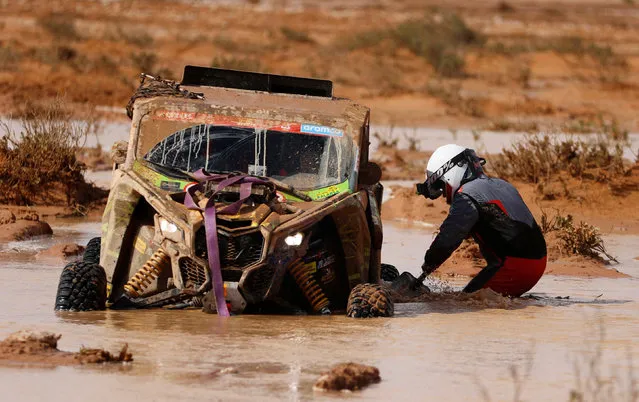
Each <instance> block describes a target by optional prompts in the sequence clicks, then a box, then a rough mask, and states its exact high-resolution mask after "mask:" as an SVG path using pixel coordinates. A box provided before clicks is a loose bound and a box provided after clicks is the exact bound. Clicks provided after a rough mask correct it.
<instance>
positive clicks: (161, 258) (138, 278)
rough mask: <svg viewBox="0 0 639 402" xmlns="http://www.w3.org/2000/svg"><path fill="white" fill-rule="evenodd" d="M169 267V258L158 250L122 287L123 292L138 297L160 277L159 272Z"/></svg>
mask: <svg viewBox="0 0 639 402" xmlns="http://www.w3.org/2000/svg"><path fill="white" fill-rule="evenodd" d="M167 265H168V266H170V265H171V260H170V258H169V256H168V255H167V254H166V253H165V252H164V251H163V250H162V249H158V250H157V251H156V252H155V253H153V255H152V256H151V258H149V260H148V261H147V262H146V263H144V265H143V266H142V268H140V270H139V271H138V272H136V273H135V275H133V277H132V278H131V279H129V281H128V282H127V283H126V285H124V291H125V292H126V293H127V294H128V295H129V296H131V297H140V294H141V293H142V292H143V291H144V289H146V288H147V287H148V286H149V285H150V284H151V282H152V281H153V280H154V279H155V278H157V277H158V276H160V272H162V270H163V269H164V268H165V267H166V266H167Z"/></svg>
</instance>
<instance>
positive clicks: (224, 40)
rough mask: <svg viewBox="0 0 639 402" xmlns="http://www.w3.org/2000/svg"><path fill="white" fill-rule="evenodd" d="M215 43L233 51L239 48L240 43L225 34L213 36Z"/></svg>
mask: <svg viewBox="0 0 639 402" xmlns="http://www.w3.org/2000/svg"><path fill="white" fill-rule="evenodd" d="M213 44H214V45H215V46H218V47H219V48H221V49H223V50H226V51H228V52H232V51H234V50H237V49H238V48H239V45H238V44H237V43H236V42H235V41H234V40H233V39H231V38H229V37H228V36H224V35H218V36H216V37H215V38H213Z"/></svg>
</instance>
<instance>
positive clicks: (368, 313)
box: [346, 283, 395, 318]
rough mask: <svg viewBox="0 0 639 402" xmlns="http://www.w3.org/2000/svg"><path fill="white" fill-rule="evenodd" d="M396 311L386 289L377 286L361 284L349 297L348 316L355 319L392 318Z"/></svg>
mask: <svg viewBox="0 0 639 402" xmlns="http://www.w3.org/2000/svg"><path fill="white" fill-rule="evenodd" d="M394 309H395V307H394V304H393V300H392V299H391V297H390V294H389V293H388V291H387V290H386V289H384V288H382V287H381V286H380V285H377V284H372V283H361V284H359V285H357V286H355V287H354V288H353V290H352V291H351V294H350V295H349V296H348V305H347V306H346V315H347V316H349V317H353V318H369V317H391V316H392V315H393V312H394Z"/></svg>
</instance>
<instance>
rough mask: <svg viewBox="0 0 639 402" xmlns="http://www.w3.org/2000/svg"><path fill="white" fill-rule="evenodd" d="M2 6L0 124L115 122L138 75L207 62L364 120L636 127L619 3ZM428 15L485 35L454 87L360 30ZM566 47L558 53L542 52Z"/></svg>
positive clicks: (638, 23)
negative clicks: (53, 108) (270, 76)
mask: <svg viewBox="0 0 639 402" xmlns="http://www.w3.org/2000/svg"><path fill="white" fill-rule="evenodd" d="M5 3H6V4H5V5H4V6H3V8H2V9H1V10H0V30H1V31H2V39H1V40H0V89H1V91H0V93H1V94H2V95H0V113H2V114H6V113H8V112H10V111H12V110H16V108H18V107H19V106H20V105H21V104H23V103H24V102H25V101H26V100H29V99H31V100H41V101H46V100H48V99H52V98H54V97H56V96H58V95H59V94H64V95H65V96H66V97H67V98H68V99H69V100H70V101H71V102H73V103H75V104H76V105H77V107H78V108H79V109H82V108H84V109H86V108H88V107H91V106H108V107H112V108H114V109H113V110H117V113H116V114H115V116H118V117H119V118H122V119H124V118H125V117H124V115H123V114H122V112H121V111H122V108H123V107H124V105H125V104H126V102H127V100H128V98H129V96H130V95H131V93H132V91H133V89H134V87H135V86H136V83H137V76H138V74H139V73H140V72H142V70H144V71H145V72H148V73H155V74H157V73H159V74H161V75H163V76H165V77H169V78H171V77H173V78H177V79H179V78H180V77H181V72H182V69H183V67H184V65H187V64H193V65H202V66H210V65H211V64H213V62H214V60H216V65H218V66H222V67H235V68H240V69H257V70H260V71H265V72H271V73H278V74H292V75H301V76H313V77H319V78H328V79H331V80H333V81H334V82H335V93H336V95H337V96H346V97H350V98H353V99H356V100H358V101H361V102H363V103H365V104H367V105H368V106H370V107H371V108H372V110H373V113H372V119H373V122H374V123H395V124H403V125H428V126H439V127H488V126H494V127H497V128H499V127H501V128H502V129H506V128H508V127H510V128H513V127H531V124H530V123H531V122H533V123H540V124H541V125H543V124H551V125H561V126H563V125H567V126H571V127H573V128H575V129H577V130H579V127H580V126H583V125H584V124H587V123H589V122H592V121H595V120H597V119H598V117H599V116H600V115H601V116H603V117H604V118H606V119H609V120H611V119H615V120H617V121H618V122H619V123H620V124H621V125H622V126H623V127H624V128H627V129H630V130H637V128H638V127H639V120H637V119H636V110H637V108H638V107H639V97H638V96H637V94H638V92H639V85H638V83H639V15H638V14H637V13H636V8H635V6H633V5H632V4H631V2H629V1H628V2H624V1H621V0H620V1H608V0H588V1H587V2H584V1H578V2H577V1H572V0H558V1H553V2H545V1H544V2H536V3H531V2H529V1H527V0H509V1H507V2H506V3H507V5H508V7H504V6H502V7H499V6H498V5H499V2H498V1H473V2H470V1H462V0H452V1H443V0H429V1H427V2H422V1H419V2H418V1H414V0H399V1H389V0H382V1H376V2H374V3H367V2H361V1H355V0H350V1H339V2H338V1H328V2H319V3H318V2H310V1H302V2H301V3H300V4H301V6H300V7H298V8H296V9H294V10H293V9H291V8H287V4H288V2H268V1H264V2H260V1H257V2H254V1H248V2H241V1H238V2H236V3H235V5H228V6H220V5H211V4H206V2H201V3H204V4H201V3H200V2H190V3H188V4H187V3H186V2H177V1H175V2H174V1H170V0H169V1H162V2H157V1H151V0H141V1H135V2H133V1H120V2H115V3H112V2H98V1H82V2H80V1H64V2H62V1H44V0H27V1H21V2H13V1H12V2H5ZM296 4H297V2H296ZM435 9H437V10H439V11H434V10H435ZM436 12H441V13H450V12H455V13H457V14H458V15H459V16H461V18H463V19H464V20H465V22H466V24H467V25H468V26H470V28H471V29H473V30H474V31H476V32H478V33H479V34H481V35H482V36H483V37H484V38H485V41H484V42H483V44H479V45H475V46H471V47H468V48H466V49H465V50H464V51H463V53H460V57H462V58H463V60H464V62H465V68H464V72H463V74H461V75H460V76H458V77H454V78H447V77H443V76H441V75H438V74H437V73H436V72H435V71H434V69H433V67H432V66H431V64H430V63H429V62H428V61H427V60H426V59H425V58H423V57H420V56H419V55H417V54H415V53H414V52H412V51H411V50H410V49H408V48H406V47H405V46H404V45H401V44H400V45H398V44H396V43H395V42H393V40H392V37H391V36H389V35H385V36H384V35H382V36H381V37H380V38H378V39H375V32H372V31H384V32H388V30H389V29H391V28H395V27H397V26H398V24H400V23H402V22H404V21H406V20H408V19H415V18H420V17H421V16H423V15H425V14H430V15H432V14H433V13H436ZM211 16H215V17H214V18H212V17H211ZM53 17H56V18H57V19H55V18H53ZM52 20H53V21H54V22H53V23H51V22H50V21H52ZM47 21H49V22H47ZM55 21H58V22H57V23H56V22H55ZM59 21H64V22H63V23H59ZM371 32H372V33H371ZM371 37H372V38H373V39H374V40H371ZM362 38H364V40H362ZM366 38H368V41H366ZM565 38H568V39H569V40H568V41H566V42H567V43H568V45H552V44H553V43H557V39H565ZM573 38H578V39H577V41H579V40H581V42H579V43H577V42H575V41H574V40H573ZM531 43H532V44H533V45H530V44H531ZM560 43H563V42H561V41H560ZM575 43H577V44H578V45H579V46H573V48H571V45H570V44H573V45H574V44H575ZM595 45H596V46H598V47H593V46H595ZM608 47H609V48H610V49H608ZM593 49H594V50H593ZM609 54H612V55H613V57H608V56H607V55H609ZM107 109H108V108H107ZM102 110H105V108H102Z"/></svg>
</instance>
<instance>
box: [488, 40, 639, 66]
mask: <svg viewBox="0 0 639 402" xmlns="http://www.w3.org/2000/svg"><path fill="white" fill-rule="evenodd" d="M487 49H488V50H490V51H492V52H494V53H498V54H504V55H517V54H522V53H532V52H555V53H558V54H572V55H576V56H579V57H586V56H589V57H591V58H592V59H593V60H595V61H596V62H598V63H599V64H600V65H602V66H622V67H623V66H625V65H626V63H627V62H626V60H625V58H624V57H622V56H620V55H617V54H616V53H615V52H614V51H613V49H612V47H610V46H609V45H600V44H597V43H595V42H590V41H587V40H585V39H583V38H581V37H577V36H558V37H554V38H541V37H527V38H522V39H517V40H515V41H512V42H510V43H504V42H495V43H491V44H489V46H488V47H487Z"/></svg>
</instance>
